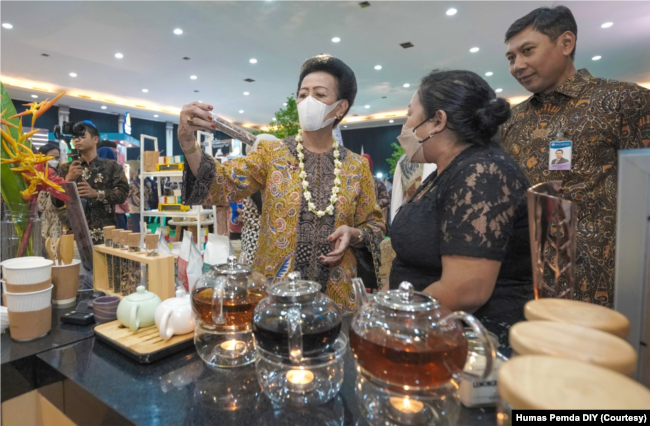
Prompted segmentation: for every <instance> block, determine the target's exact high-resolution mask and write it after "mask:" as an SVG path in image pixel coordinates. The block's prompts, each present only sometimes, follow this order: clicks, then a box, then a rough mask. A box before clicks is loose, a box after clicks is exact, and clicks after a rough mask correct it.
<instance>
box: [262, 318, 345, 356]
mask: <svg viewBox="0 0 650 426" xmlns="http://www.w3.org/2000/svg"><path fill="white" fill-rule="evenodd" d="M264 325H267V324H264V322H262V323H261V324H256V323H253V333H254V334H255V339H256V340H257V345H258V346H259V347H261V348H262V349H264V350H265V351H268V352H272V353H274V354H277V355H282V356H286V357H288V356H289V332H288V330H287V325H286V322H281V323H279V324H269V326H268V327H265V326H264ZM340 331H341V321H339V322H338V323H336V324H334V325H333V326H332V327H330V328H328V329H326V330H323V331H318V332H316V333H314V332H311V331H309V330H303V335H302V352H303V354H304V355H312V354H315V353H317V352H319V351H326V350H328V349H330V348H331V347H332V345H333V344H334V342H335V341H336V338H337V337H338V336H339V333H340Z"/></svg>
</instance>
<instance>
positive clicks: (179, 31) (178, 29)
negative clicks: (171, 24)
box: [174, 28, 183, 35]
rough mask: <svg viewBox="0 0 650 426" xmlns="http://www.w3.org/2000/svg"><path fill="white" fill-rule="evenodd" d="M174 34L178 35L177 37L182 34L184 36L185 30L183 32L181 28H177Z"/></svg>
mask: <svg viewBox="0 0 650 426" xmlns="http://www.w3.org/2000/svg"><path fill="white" fill-rule="evenodd" d="M174 34H176V35H181V34H183V30H181V29H180V28H176V29H175V30H174Z"/></svg>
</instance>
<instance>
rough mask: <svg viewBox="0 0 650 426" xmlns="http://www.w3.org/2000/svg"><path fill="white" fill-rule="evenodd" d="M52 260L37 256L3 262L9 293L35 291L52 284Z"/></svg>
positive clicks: (3, 271) (3, 272)
mask: <svg viewBox="0 0 650 426" xmlns="http://www.w3.org/2000/svg"><path fill="white" fill-rule="evenodd" d="M53 264H54V262H52V261H51V260H48V259H45V258H42V257H37V256H28V257H18V258H15V259H9V260H5V261H4V262H2V274H3V278H4V282H5V288H6V289H7V291H8V292H9V293H33V292H36V291H41V290H45V289H47V288H48V287H50V285H51V284H52V265H53Z"/></svg>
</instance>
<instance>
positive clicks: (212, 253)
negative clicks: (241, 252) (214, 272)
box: [203, 229, 235, 273]
mask: <svg viewBox="0 0 650 426" xmlns="http://www.w3.org/2000/svg"><path fill="white" fill-rule="evenodd" d="M206 231H207V229H206ZM234 254H235V251H234V250H233V248H232V246H231V244H230V238H228V237H226V236H225V235H217V234H208V242H207V244H206V245H205V253H204V254H203V273H207V272H208V270H209V269H210V267H211V266H213V265H222V264H225V263H226V262H227V260H228V256H234Z"/></svg>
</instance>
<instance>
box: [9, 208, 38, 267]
mask: <svg viewBox="0 0 650 426" xmlns="http://www.w3.org/2000/svg"><path fill="white" fill-rule="evenodd" d="M4 207H5V208H4V210H3V214H2V222H1V223H0V246H1V247H2V248H1V250H2V251H1V256H2V260H3V261H4V260H7V259H13V258H16V257H25V256H42V255H43V251H44V245H43V236H42V235H41V219H40V217H39V216H38V204H37V202H36V200H34V201H31V202H29V203H24V204H23V203H6V204H5V205H4Z"/></svg>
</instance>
